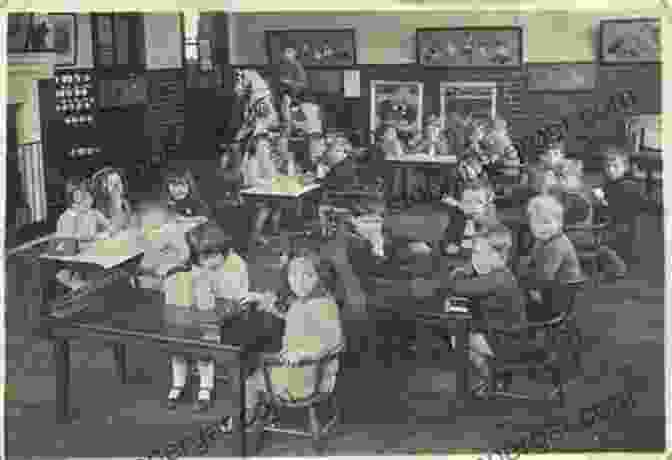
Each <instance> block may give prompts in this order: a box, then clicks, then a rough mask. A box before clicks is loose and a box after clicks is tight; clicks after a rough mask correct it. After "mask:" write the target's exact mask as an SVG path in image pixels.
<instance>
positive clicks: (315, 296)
mask: <svg viewBox="0 0 672 460" xmlns="http://www.w3.org/2000/svg"><path fill="white" fill-rule="evenodd" d="M325 272H326V266H325V264H324V263H323V261H321V260H320V258H319V256H317V255H316V254H314V253H312V252H311V251H306V252H305V253H303V254H301V255H299V256H298V257H294V258H292V259H291V261H290V262H289V264H288V265H287V266H286V275H287V281H288V283H289V288H290V290H291V295H290V297H289V299H288V304H289V308H288V309H287V311H286V312H281V311H278V308H277V305H278V304H277V303H276V302H273V301H270V302H263V303H262V308H263V309H265V310H266V311H269V312H271V313H273V314H275V315H277V316H278V317H280V318H282V319H284V320H285V333H284V336H283V340H282V343H283V347H282V351H280V357H281V358H282V359H283V361H285V362H286V363H287V366H286V367H274V368H271V372H270V374H271V376H270V377H271V385H272V387H273V392H274V393H275V394H276V395H279V396H280V397H284V398H287V399H290V398H301V397H305V396H307V395H308V394H310V392H312V390H313V389H314V388H315V379H316V378H317V374H316V370H315V369H314V368H292V367H291V365H292V364H293V363H297V362H299V361H300V360H301V359H304V358H313V359H315V358H318V357H320V356H322V355H323V354H324V353H326V352H329V351H330V350H332V349H334V348H336V347H337V346H339V345H340V344H341V343H342V341H343V334H342V331H341V321H340V317H339V309H338V305H337V304H336V301H335V300H334V298H333V296H332V293H331V292H330V290H329V288H328V286H326V283H325V282H324V279H323V277H321V274H324V273H325ZM271 300H273V299H271ZM338 366H339V364H338V361H332V363H331V365H329V366H328V367H327V369H326V370H325V372H326V375H323V377H322V382H323V391H325V392H329V391H331V390H332V389H333V388H334V385H335V384H336V374H337V372H338ZM265 392H266V384H265V381H264V374H263V372H262V370H261V369H257V371H256V372H255V373H254V374H253V375H252V376H251V377H249V378H248V380H247V382H246V394H247V401H246V403H245V409H246V416H245V419H246V424H247V425H250V424H252V423H253V422H254V420H255V419H256V417H257V416H260V415H262V414H263V399H262V397H261V395H262V394H263V393H265ZM234 419H235V420H237V419H238V418H237V417H235V418H234ZM232 428H233V419H231V418H229V420H228V423H227V424H225V426H223V427H222V429H223V430H224V431H229V432H230V431H231V430H232Z"/></svg>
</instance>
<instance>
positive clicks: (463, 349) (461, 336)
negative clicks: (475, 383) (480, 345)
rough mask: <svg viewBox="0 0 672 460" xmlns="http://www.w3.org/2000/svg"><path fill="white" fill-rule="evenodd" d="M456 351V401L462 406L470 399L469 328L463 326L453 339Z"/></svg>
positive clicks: (466, 325)
mask: <svg viewBox="0 0 672 460" xmlns="http://www.w3.org/2000/svg"><path fill="white" fill-rule="evenodd" d="M455 348H456V351H457V369H458V377H457V378H458V381H457V401H458V403H460V404H461V405H464V404H465V403H466V402H468V401H469V399H470V398H471V395H470V391H469V326H468V324H463V325H462V327H460V330H459V333H458V334H457V336H456V337H455Z"/></svg>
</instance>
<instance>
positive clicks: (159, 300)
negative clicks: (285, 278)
mask: <svg viewBox="0 0 672 460" xmlns="http://www.w3.org/2000/svg"><path fill="white" fill-rule="evenodd" d="M82 307H85V308H84V309H82ZM176 308H179V307H175V306H170V305H165V303H164V301H163V297H162V295H161V293H157V292H153V291H149V290H144V289H135V288H132V287H131V286H130V285H129V284H128V283H124V282H123V281H121V280H119V281H118V282H113V283H111V284H109V285H108V286H106V287H104V288H102V289H99V290H97V291H96V292H93V293H91V294H90V295H88V296H85V297H84V298H81V299H78V300H76V301H74V302H72V304H70V305H63V306H61V308H60V309H59V312H60V313H61V314H59V315H54V314H47V315H44V316H43V317H42V319H41V325H40V326H41V327H40V329H41V332H42V333H43V334H45V335H46V336H47V337H48V338H49V340H50V341H51V342H52V344H53V351H54V359H55V361H56V387H57V393H56V401H57V421H58V422H59V423H68V422H69V421H70V420H71V418H72V412H71V404H70V374H71V366H70V344H71V342H72V341H74V340H78V339H89V338H97V339H100V340H102V341H104V342H106V343H113V344H115V347H116V349H117V350H118V352H117V353H115V361H116V367H117V373H118V375H119V378H120V380H121V381H122V383H125V382H126V346H127V345H129V344H142V345H144V346H153V347H158V348H161V349H164V350H167V351H169V352H172V353H178V354H188V355H190V356H194V357H196V358H199V357H200V358H211V359H214V360H215V362H216V363H224V364H226V365H227V367H228V368H230V369H237V371H238V377H239V378H238V379H237V380H238V384H239V385H238V388H237V389H234V392H237V393H238V394H237V396H239V398H237V399H238V401H237V403H238V406H239V409H240V417H241V420H242V417H244V408H245V380H246V378H247V368H246V367H247V365H246V363H248V362H249V357H250V354H253V353H262V352H267V351H268V352H276V351H279V350H280V347H281V338H282V329H283V328H282V324H281V320H277V321H271V318H272V317H271V316H270V315H268V314H261V313H258V314H250V315H249V316H248V317H239V318H236V319H232V320H230V321H228V322H227V323H226V324H225V325H215V330H217V329H219V335H220V338H219V341H217V340H213V339H209V338H207V337H206V333H208V332H211V331H212V324H210V327H206V326H208V324H206V323H199V322H194V321H192V322H183V323H181V324H180V323H179V322H178V321H176V320H175V318H176V315H175V311H174V309H176ZM68 309H71V310H72V311H73V312H72V313H70V314H68ZM100 391H106V390H105V389H100ZM240 426H242V424H241V425H240ZM234 436H235V439H236V454H235V455H240V456H245V454H246V452H245V433H244V430H243V431H241V432H238V433H235V434H234Z"/></svg>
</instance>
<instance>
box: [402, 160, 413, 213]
mask: <svg viewBox="0 0 672 460" xmlns="http://www.w3.org/2000/svg"><path fill="white" fill-rule="evenodd" d="M409 170H410V168H401V196H402V198H403V200H404V204H405V205H406V206H407V207H409V206H410V205H411V199H410V194H409V191H408V182H409V181H408V175H409Z"/></svg>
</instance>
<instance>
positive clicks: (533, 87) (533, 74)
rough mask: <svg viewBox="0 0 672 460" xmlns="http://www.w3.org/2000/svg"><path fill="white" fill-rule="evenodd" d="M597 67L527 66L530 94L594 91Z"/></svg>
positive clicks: (572, 64) (578, 65) (559, 64)
mask: <svg viewBox="0 0 672 460" xmlns="http://www.w3.org/2000/svg"><path fill="white" fill-rule="evenodd" d="M596 80H597V65H596V64H595V63H593V62H582V63H579V62H576V63H557V64H555V63H554V64H528V65H527V90H528V91H530V92H579V91H592V90H594V89H595V82H596Z"/></svg>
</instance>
